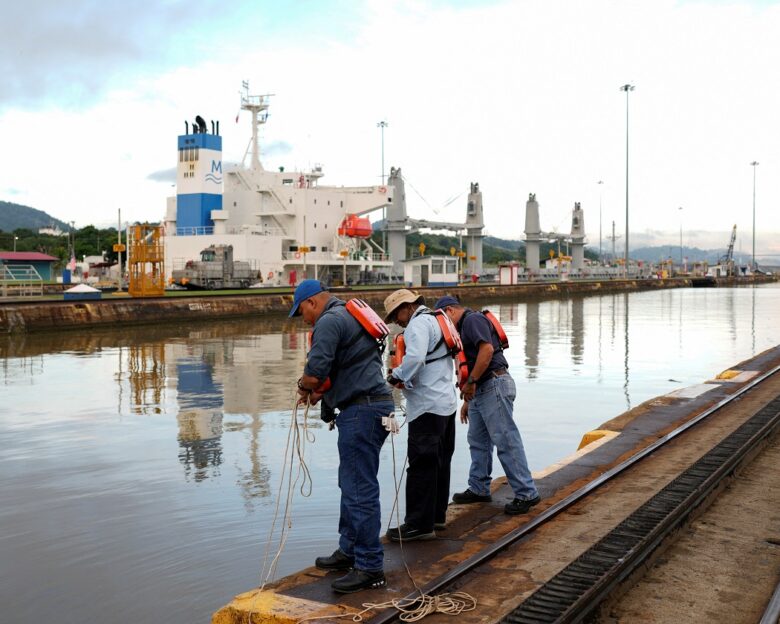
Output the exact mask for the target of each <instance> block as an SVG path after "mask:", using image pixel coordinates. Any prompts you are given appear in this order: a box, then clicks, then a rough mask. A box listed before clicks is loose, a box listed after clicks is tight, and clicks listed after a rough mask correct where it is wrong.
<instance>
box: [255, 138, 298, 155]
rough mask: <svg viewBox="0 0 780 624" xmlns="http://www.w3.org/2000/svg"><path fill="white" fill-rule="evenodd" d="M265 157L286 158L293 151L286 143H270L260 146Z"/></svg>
mask: <svg viewBox="0 0 780 624" xmlns="http://www.w3.org/2000/svg"><path fill="white" fill-rule="evenodd" d="M262 150H263V154H265V155H266V156H286V155H287V154H289V153H291V152H292V151H293V146H292V145H290V144H289V143H288V142H287V141H271V142H270V143H266V144H265V145H263V146H262Z"/></svg>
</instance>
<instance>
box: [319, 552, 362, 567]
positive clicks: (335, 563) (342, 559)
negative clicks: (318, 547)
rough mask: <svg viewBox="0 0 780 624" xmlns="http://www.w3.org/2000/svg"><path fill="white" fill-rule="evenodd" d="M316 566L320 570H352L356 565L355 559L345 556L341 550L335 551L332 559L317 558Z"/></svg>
mask: <svg viewBox="0 0 780 624" xmlns="http://www.w3.org/2000/svg"><path fill="white" fill-rule="evenodd" d="M314 565H315V566H317V567H318V568H319V569H320V570H342V571H346V570H351V569H352V566H354V565H355V558H354V557H350V556H349V555H345V554H344V553H343V552H342V551H341V549H340V548H337V549H336V550H334V551H333V554H332V555H331V556H330V557H317V558H316V559H315V560H314Z"/></svg>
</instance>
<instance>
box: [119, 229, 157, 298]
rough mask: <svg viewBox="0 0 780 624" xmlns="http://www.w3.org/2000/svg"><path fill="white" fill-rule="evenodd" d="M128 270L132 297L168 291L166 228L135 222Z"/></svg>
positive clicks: (130, 244)
mask: <svg viewBox="0 0 780 624" xmlns="http://www.w3.org/2000/svg"><path fill="white" fill-rule="evenodd" d="M128 255H129V257H128V261H127V264H128V266H127V272H128V274H129V276H130V282H129V286H128V289H127V291H128V293H129V294H130V296H131V297H162V296H163V295H164V294H165V251H164V249H163V244H162V227H161V226H159V225H149V224H148V223H145V224H142V225H134V226H132V227H131V228H130V240H129V254H128Z"/></svg>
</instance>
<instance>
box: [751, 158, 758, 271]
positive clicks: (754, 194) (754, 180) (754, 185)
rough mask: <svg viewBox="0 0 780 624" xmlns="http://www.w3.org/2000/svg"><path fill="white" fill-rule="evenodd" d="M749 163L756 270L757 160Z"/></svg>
mask: <svg viewBox="0 0 780 624" xmlns="http://www.w3.org/2000/svg"><path fill="white" fill-rule="evenodd" d="M750 165H751V166H752V167H753V269H752V270H753V271H755V270H756V266H757V265H756V167H758V161H756V160H754V161H753V162H752V163H750Z"/></svg>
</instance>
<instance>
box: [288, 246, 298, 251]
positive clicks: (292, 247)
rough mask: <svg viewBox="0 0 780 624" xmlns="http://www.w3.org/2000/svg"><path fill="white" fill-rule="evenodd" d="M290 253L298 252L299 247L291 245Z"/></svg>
mask: <svg viewBox="0 0 780 624" xmlns="http://www.w3.org/2000/svg"><path fill="white" fill-rule="evenodd" d="M290 251H298V245H290Z"/></svg>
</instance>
